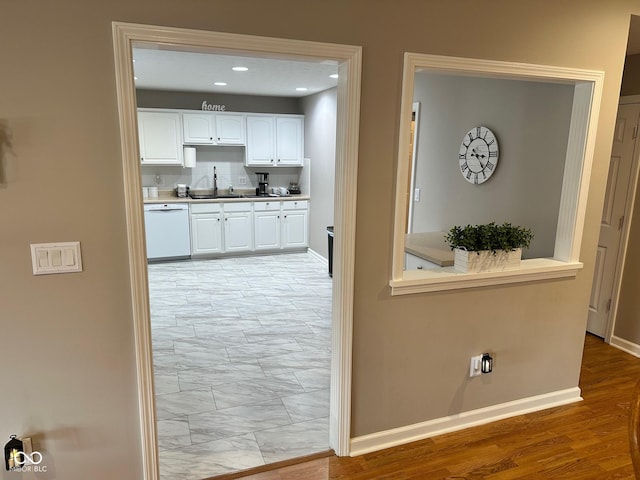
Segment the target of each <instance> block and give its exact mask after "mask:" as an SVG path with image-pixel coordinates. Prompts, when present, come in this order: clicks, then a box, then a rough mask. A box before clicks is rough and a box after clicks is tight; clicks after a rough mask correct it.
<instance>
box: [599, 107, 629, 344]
mask: <svg viewBox="0 0 640 480" xmlns="http://www.w3.org/2000/svg"><path fill="white" fill-rule="evenodd" d="M634 103H638V104H640V95H627V96H624V97H620V100H619V102H618V105H628V104H634ZM636 135H638V134H636ZM638 145H640V135H638V136H637V137H636V142H635V146H634V150H633V158H632V159H631V178H630V180H629V189H628V190H627V198H626V199H625V207H624V223H623V225H622V232H621V234H620V244H619V246H618V249H619V250H618V258H617V260H616V268H615V272H614V274H613V288H612V290H611V311H610V312H609V319H608V321H607V330H606V335H605V339H604V340H605V342H607V343H610V344H616V341H615V339H614V335H613V332H614V331H615V325H616V319H617V316H618V302H619V300H620V287H621V285H622V274H623V269H624V261H625V259H626V257H627V248H628V246H629V235H630V233H631V222H633V208H634V204H635V198H636V190H637V188H638V176H639V175H640V161H639V160H640V148H638ZM612 148H613V147H612ZM607 188H608V185H607ZM594 280H595V278H594ZM616 346H617V344H616Z"/></svg>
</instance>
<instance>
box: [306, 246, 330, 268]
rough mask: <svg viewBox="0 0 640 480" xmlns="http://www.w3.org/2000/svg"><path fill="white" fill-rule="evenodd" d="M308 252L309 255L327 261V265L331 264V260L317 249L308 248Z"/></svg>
mask: <svg viewBox="0 0 640 480" xmlns="http://www.w3.org/2000/svg"><path fill="white" fill-rule="evenodd" d="M307 253H309V255H312V256H314V257H315V258H317V259H318V260H320V261H322V262H324V263H325V265H329V260H327V259H326V258H324V257H323V256H322V255H320V254H319V253H318V252H316V251H315V250H312V249H310V248H308V249H307Z"/></svg>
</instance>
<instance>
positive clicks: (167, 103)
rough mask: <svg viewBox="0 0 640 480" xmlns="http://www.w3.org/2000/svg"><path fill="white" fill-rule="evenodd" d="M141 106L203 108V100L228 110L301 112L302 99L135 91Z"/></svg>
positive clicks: (167, 91)
mask: <svg viewBox="0 0 640 480" xmlns="http://www.w3.org/2000/svg"><path fill="white" fill-rule="evenodd" d="M136 100H137V102H138V107H141V108H142V107H146V108H176V109H177V108H184V109H187V110H201V109H202V102H203V101H204V100H206V101H207V103H208V104H210V105H225V106H226V111H227V112H253V113H293V114H299V113H302V112H301V111H300V100H299V99H298V98H294V97H266V96H261V95H230V94H218V93H216V94H213V93H207V92H204V93H200V92H182V91H169V90H142V89H141V90H136Z"/></svg>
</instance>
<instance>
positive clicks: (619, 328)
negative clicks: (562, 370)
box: [587, 15, 640, 356]
mask: <svg viewBox="0 0 640 480" xmlns="http://www.w3.org/2000/svg"><path fill="white" fill-rule="evenodd" d="M626 53H627V55H626V61H625V68H624V70H623V73H622V89H621V96H620V101H619V104H618V112H617V116H616V126H615V131H614V138H613V145H612V152H611V160H610V163H609V173H608V178H607V187H606V192H605V202H604V206H603V211H602V217H601V223H600V235H599V238H598V250H597V254H596V264H595V269H594V275H593V280H592V287H591V296H590V299H589V312H588V316H587V332H589V333H592V334H594V335H597V336H598V337H601V338H603V339H604V341H605V342H607V343H611V344H612V345H614V346H616V347H618V348H620V349H622V350H625V351H627V352H629V353H632V354H633V355H636V356H637V355H638V354H639V352H640V349H639V348H638V346H637V344H636V342H633V341H632V338H633V337H634V335H633V334H631V333H630V332H631V331H633V330H635V327H632V328H628V327H629V325H628V324H627V325H625V324H624V323H625V322H624V315H622V316H621V318H622V320H623V321H622V322H621V323H619V324H617V316H618V313H619V311H621V310H624V308H622V309H621V305H620V300H621V294H622V275H623V271H624V263H625V257H626V254H627V251H628V247H629V243H630V242H629V241H630V237H631V229H632V222H633V220H634V219H633V218H632V214H633V210H634V198H635V196H636V190H637V185H638V175H639V174H640V154H639V150H640V143H639V140H638V128H639V126H640V95H638V94H639V93H640V89H638V88H637V87H636V85H637V84H638V77H637V74H636V73H635V72H636V71H637V70H636V67H635V65H638V59H639V58H640V16H636V15H631V21H630V26H629V35H628V40H627V52H626ZM636 221H637V220H636ZM616 324H617V325H616Z"/></svg>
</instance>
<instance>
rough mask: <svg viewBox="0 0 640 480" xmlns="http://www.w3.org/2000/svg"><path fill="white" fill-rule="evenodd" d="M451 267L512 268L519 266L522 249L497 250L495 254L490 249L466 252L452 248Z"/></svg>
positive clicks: (477, 269) (462, 269) (475, 269)
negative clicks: (452, 260)
mask: <svg viewBox="0 0 640 480" xmlns="http://www.w3.org/2000/svg"><path fill="white" fill-rule="evenodd" d="M454 254H455V255H454V263H453V268H454V269H455V270H457V271H459V272H465V273H477V272H495V271H499V270H514V269H517V268H519V267H520V259H521V258H522V249H521V248H518V249H516V250H511V251H508V252H507V251H504V250H498V251H497V252H496V253H495V255H494V253H493V252H492V251H490V250H483V251H481V252H468V251H467V250H460V249H459V248H455V249H454Z"/></svg>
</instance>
